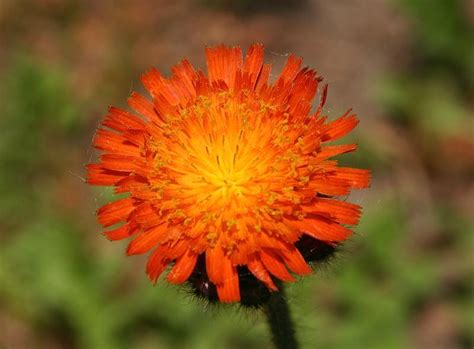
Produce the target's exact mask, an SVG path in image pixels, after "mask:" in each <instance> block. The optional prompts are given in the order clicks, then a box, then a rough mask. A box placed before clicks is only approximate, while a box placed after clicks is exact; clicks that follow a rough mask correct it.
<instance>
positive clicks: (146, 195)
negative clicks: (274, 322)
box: [88, 44, 370, 302]
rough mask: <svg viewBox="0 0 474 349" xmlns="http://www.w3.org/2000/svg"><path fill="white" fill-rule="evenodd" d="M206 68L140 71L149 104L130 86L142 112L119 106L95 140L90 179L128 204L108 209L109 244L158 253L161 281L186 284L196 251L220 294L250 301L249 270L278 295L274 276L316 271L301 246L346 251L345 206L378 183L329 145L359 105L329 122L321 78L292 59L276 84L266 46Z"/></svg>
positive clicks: (102, 215)
mask: <svg viewBox="0 0 474 349" xmlns="http://www.w3.org/2000/svg"><path fill="white" fill-rule="evenodd" d="M206 58H207V71H208V75H207V76H206V75H205V74H204V73H203V72H201V71H199V70H195V69H194V68H193V67H192V66H191V64H190V63H189V62H188V61H186V60H184V61H183V62H181V63H180V64H178V65H176V66H175V67H173V68H172V73H173V74H172V76H171V77H170V78H169V79H167V78H165V77H163V76H162V75H161V74H160V73H159V72H158V71H157V70H155V69H152V70H151V71H149V72H147V73H146V74H144V75H143V76H142V81H143V84H144V86H145V87H146V89H147V90H148V92H149V93H150V95H151V97H152V98H151V100H150V99H147V98H145V97H142V96H141V95H139V94H137V93H133V94H132V96H131V97H130V99H129V101H128V103H129V106H130V107H131V108H132V109H133V110H134V111H135V114H132V113H129V112H127V111H123V110H120V109H118V108H113V107H112V108H110V110H109V113H108V115H107V116H106V117H105V120H104V121H103V122H102V124H101V127H100V128H99V130H98V131H97V135H96V137H95V140H94V146H95V147H96V148H97V149H99V150H100V151H102V152H103V153H102V155H101V156H100V160H99V162H98V163H97V164H90V165H88V183H90V184H92V185H102V186H114V187H115V192H116V193H129V194H130V195H129V196H128V197H127V198H125V199H120V200H117V201H114V202H111V203H109V204H107V205H105V206H103V207H102V208H100V209H99V212H98V217H99V221H100V223H101V224H102V225H103V226H104V227H112V226H114V225H116V224H117V223H121V222H124V224H123V225H121V226H119V227H118V228H115V229H112V230H109V231H106V232H105V235H106V236H107V237H108V238H109V239H110V240H121V239H126V238H131V241H130V244H129V245H128V248H127V253H128V254H129V255H132V254H141V253H148V252H150V251H151V255H150V258H149V261H148V265H147V273H148V275H149V277H150V279H151V280H152V281H156V280H157V279H158V278H159V276H160V275H161V274H162V273H163V272H164V271H165V270H166V269H167V267H168V266H171V269H170V271H169V273H168V275H167V280H168V281H169V282H171V283H174V284H181V283H183V282H185V281H186V280H188V279H189V277H190V276H191V275H192V273H193V271H194V270H195V268H196V264H197V261H198V258H204V260H205V271H206V273H207V277H208V278H209V280H210V282H211V283H212V284H213V285H215V287H216V289H217V295H218V298H219V300H220V301H221V302H237V301H240V299H241V297H240V287H239V272H238V269H237V268H238V267H245V268H247V269H248V271H249V272H250V273H251V274H253V276H254V277H255V278H256V279H258V280H259V281H261V282H262V283H263V284H265V285H266V287H267V288H268V289H270V290H272V291H277V287H276V285H275V282H274V281H275V280H276V279H279V280H282V281H293V280H294V277H293V275H292V273H293V274H296V275H305V274H309V273H310V272H311V268H310V267H309V265H308V261H307V260H305V258H304V257H303V255H302V253H301V251H300V250H299V249H298V248H296V247H295V243H296V242H297V241H298V240H299V239H300V238H301V237H302V236H303V235H306V236H307V237H308V238H311V239H315V240H317V241H321V242H323V243H325V244H328V245H336V244H338V243H340V242H341V241H343V240H345V239H347V238H348V237H349V236H350V235H351V230H350V229H349V228H347V227H346V225H355V224H357V223H358V219H359V216H360V207H359V206H357V205H355V204H351V203H347V202H344V201H340V200H338V199H337V198H332V197H335V196H336V197H337V196H341V195H347V194H348V193H349V192H350V191H351V189H353V188H365V187H367V186H368V185H369V178H370V175H369V172H368V171H367V170H362V169H354V168H347V167H339V166H338V165H337V161H335V160H330V158H332V157H333V156H335V155H338V154H342V153H347V152H351V151H354V150H355V149H356V145H355V144H348V145H332V146H330V145H325V143H326V142H330V141H333V140H336V139H338V138H340V137H342V136H344V135H346V134H347V133H349V132H350V131H351V130H352V129H353V128H354V127H355V126H356V125H357V123H358V120H357V119H356V117H355V115H354V114H351V112H350V111H348V112H347V113H346V114H344V115H343V116H341V117H340V118H338V119H336V120H334V121H331V122H328V121H327V119H326V117H325V116H322V108H323V106H324V102H325V99H326V94H327V89H326V87H323V88H322V89H321V90H322V93H321V96H320V98H319V99H320V102H319V105H318V108H317V110H316V112H314V113H311V108H312V101H313V99H314V98H315V96H316V94H317V91H318V87H319V86H320V84H321V81H322V78H321V77H319V76H318V75H317V74H316V72H315V71H313V70H310V69H308V68H303V69H302V68H301V62H302V61H301V59H300V58H297V57H295V56H293V55H292V56H290V57H289V59H288V61H287V64H286V65H285V67H284V68H283V71H282V72H281V74H280V75H279V77H278V78H277V79H276V81H275V82H274V83H273V84H271V83H269V81H268V79H269V75H270V70H271V65H269V64H264V62H263V58H264V49H263V46H262V45H259V44H255V45H253V46H251V47H250V48H249V50H248V52H247V55H246V56H245V58H243V55H242V51H241V49H240V48H239V47H233V48H229V47H225V46H218V47H214V48H208V49H206Z"/></svg>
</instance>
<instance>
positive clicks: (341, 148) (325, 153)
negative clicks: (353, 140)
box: [317, 144, 357, 159]
mask: <svg viewBox="0 0 474 349" xmlns="http://www.w3.org/2000/svg"><path fill="white" fill-rule="evenodd" d="M356 149H357V144H343V145H332V146H325V147H322V148H321V151H320V152H319V153H318V155H317V158H318V159H327V158H330V157H332V156H336V155H339V154H344V153H349V152H351V151H354V150H356Z"/></svg>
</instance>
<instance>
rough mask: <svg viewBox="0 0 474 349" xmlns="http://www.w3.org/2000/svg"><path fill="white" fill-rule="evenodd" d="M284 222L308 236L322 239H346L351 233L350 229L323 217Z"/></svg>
mask: <svg viewBox="0 0 474 349" xmlns="http://www.w3.org/2000/svg"><path fill="white" fill-rule="evenodd" d="M286 222H287V223H288V224H290V225H293V226H294V227H296V228H298V229H300V230H301V231H303V232H304V233H306V234H308V235H309V236H311V237H313V238H315V239H318V240H323V241H342V240H346V239H347V238H348V237H349V236H350V235H351V234H352V231H351V230H350V229H347V228H345V227H343V226H341V225H340V224H339V223H336V222H333V221H331V220H328V219H325V218H323V217H319V218H314V219H308V218H305V219H302V220H286Z"/></svg>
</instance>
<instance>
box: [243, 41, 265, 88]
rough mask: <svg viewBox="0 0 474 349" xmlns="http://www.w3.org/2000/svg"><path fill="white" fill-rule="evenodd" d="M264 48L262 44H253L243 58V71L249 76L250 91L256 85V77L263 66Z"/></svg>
mask: <svg viewBox="0 0 474 349" xmlns="http://www.w3.org/2000/svg"><path fill="white" fill-rule="evenodd" d="M263 53H264V48H263V45H262V44H254V45H252V46H250V48H249V49H248V51H247V55H246V56H245V62H244V67H243V71H244V72H246V73H248V74H249V77H250V86H249V88H250V89H251V90H253V89H254V87H255V84H256V83H257V79H258V76H259V75H260V72H261V70H262V66H263Z"/></svg>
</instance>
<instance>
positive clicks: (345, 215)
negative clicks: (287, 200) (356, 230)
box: [302, 198, 361, 225]
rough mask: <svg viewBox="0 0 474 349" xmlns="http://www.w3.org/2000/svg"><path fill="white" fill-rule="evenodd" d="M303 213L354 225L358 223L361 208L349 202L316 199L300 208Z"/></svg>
mask: <svg viewBox="0 0 474 349" xmlns="http://www.w3.org/2000/svg"><path fill="white" fill-rule="evenodd" d="M302 208H303V211H304V212H307V213H311V214H315V215H318V214H320V215H323V216H328V217H332V218H333V219H334V220H335V221H337V222H339V223H343V224H351V225H355V224H357V223H358V222H359V217H360V214H361V211H360V210H361V207H360V206H359V205H355V204H351V203H349V202H344V201H339V200H334V199H328V198H317V199H315V201H314V202H313V203H311V204H310V205H308V206H304V205H303V206H302Z"/></svg>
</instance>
